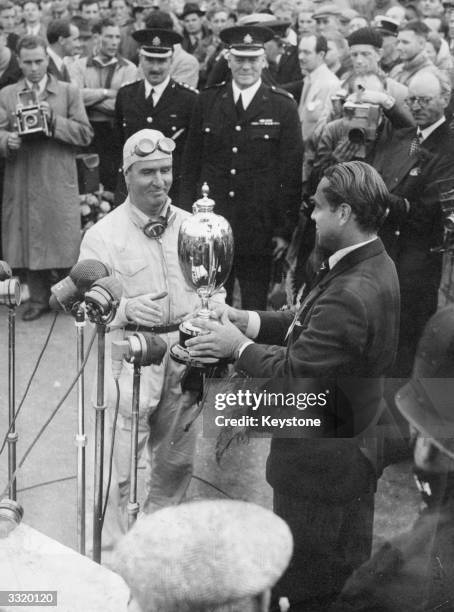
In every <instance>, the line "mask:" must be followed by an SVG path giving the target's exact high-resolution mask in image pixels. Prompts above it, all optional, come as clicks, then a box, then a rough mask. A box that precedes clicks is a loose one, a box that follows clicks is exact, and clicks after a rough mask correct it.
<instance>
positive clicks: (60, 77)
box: [47, 56, 71, 83]
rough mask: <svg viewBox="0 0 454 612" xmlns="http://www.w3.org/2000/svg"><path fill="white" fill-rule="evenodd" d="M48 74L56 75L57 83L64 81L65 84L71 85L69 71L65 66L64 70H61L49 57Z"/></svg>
mask: <svg viewBox="0 0 454 612" xmlns="http://www.w3.org/2000/svg"><path fill="white" fill-rule="evenodd" d="M47 72H48V73H49V74H52V75H54V77H55V78H56V79H57V81H64V82H65V83H70V82H71V78H70V76H69V72H68V69H67V68H66V66H65V65H63V70H61V71H60V70H59V69H58V68H57V65H56V64H55V62H54V60H53V59H52V58H51V57H50V56H49V65H48V66H47Z"/></svg>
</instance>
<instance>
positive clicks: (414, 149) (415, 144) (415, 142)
mask: <svg viewBox="0 0 454 612" xmlns="http://www.w3.org/2000/svg"><path fill="white" fill-rule="evenodd" d="M420 148H421V134H416V136H415V137H414V138H412V139H411V142H410V149H409V151H408V155H409V156H410V157H413V156H414V155H418V153H419V150H420Z"/></svg>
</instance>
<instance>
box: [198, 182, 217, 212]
mask: <svg viewBox="0 0 454 612" xmlns="http://www.w3.org/2000/svg"><path fill="white" fill-rule="evenodd" d="M200 191H201V192H202V197H201V198H200V200H197V202H194V204H193V205H192V212H193V213H194V214H196V213H198V212H204V213H206V212H213V208H214V206H215V203H214V200H211V199H210V198H209V197H208V194H209V193H210V188H209V187H208V183H207V182H206V181H205V182H204V183H203V185H202V187H201V188H200Z"/></svg>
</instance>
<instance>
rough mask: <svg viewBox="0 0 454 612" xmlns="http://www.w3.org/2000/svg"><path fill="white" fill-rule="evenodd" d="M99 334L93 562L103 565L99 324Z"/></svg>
mask: <svg viewBox="0 0 454 612" xmlns="http://www.w3.org/2000/svg"><path fill="white" fill-rule="evenodd" d="M96 329H97V332H98V368H97V372H98V379H97V380H98V382H97V392H96V405H95V407H94V408H95V411H96V413H95V414H96V417H95V419H96V420H95V482H94V503H93V561H96V563H101V535H102V509H103V508H102V501H103V474H104V417H105V410H106V408H107V406H106V404H105V403H104V364H105V358H106V325H105V324H103V323H97V324H96Z"/></svg>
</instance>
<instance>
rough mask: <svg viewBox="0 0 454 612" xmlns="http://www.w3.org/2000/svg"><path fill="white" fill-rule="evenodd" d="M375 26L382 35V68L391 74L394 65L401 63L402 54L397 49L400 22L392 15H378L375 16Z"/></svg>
mask: <svg viewBox="0 0 454 612" xmlns="http://www.w3.org/2000/svg"><path fill="white" fill-rule="evenodd" d="M373 27H374V28H375V30H377V31H378V32H379V33H380V34H381V37H382V56H381V59H380V68H381V69H382V70H383V72H385V74H389V73H390V72H391V70H392V69H393V68H394V66H397V64H399V63H400V54H399V51H398V50H397V33H398V30H399V22H398V21H396V20H395V19H391V17H386V16H384V15H377V17H375V20H374V23H373Z"/></svg>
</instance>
